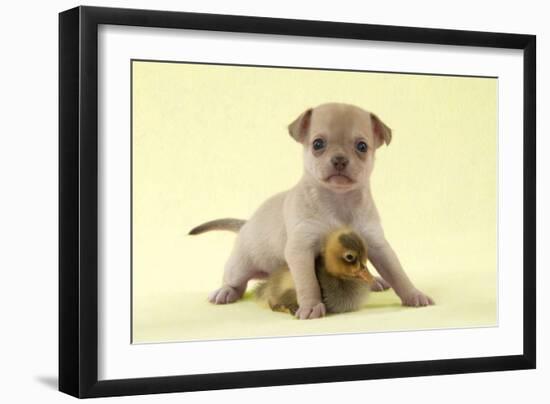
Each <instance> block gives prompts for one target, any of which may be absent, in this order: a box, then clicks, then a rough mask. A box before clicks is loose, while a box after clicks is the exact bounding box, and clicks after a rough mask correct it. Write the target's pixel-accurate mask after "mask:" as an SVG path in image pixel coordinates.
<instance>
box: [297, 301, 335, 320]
mask: <svg viewBox="0 0 550 404" xmlns="http://www.w3.org/2000/svg"><path fill="white" fill-rule="evenodd" d="M326 313H327V311H326V309H325V304H324V303H322V302H319V303H317V304H313V305H302V306H300V307H299V308H298V310H296V313H295V314H294V315H295V316H296V318H298V319H300V320H310V319H312V318H320V317H323V316H324V315H325V314H326Z"/></svg>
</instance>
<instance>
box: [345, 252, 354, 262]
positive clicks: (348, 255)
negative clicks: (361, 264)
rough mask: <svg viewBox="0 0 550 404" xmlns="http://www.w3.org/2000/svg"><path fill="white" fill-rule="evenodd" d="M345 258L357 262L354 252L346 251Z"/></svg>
mask: <svg viewBox="0 0 550 404" xmlns="http://www.w3.org/2000/svg"><path fill="white" fill-rule="evenodd" d="M344 259H345V260H346V261H347V262H349V263H353V262H355V255H353V254H352V253H346V254H344Z"/></svg>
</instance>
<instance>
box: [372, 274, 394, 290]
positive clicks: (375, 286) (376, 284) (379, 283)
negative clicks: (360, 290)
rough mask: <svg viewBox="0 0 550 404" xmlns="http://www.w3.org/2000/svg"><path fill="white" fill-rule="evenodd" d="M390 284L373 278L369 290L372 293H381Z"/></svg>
mask: <svg viewBox="0 0 550 404" xmlns="http://www.w3.org/2000/svg"><path fill="white" fill-rule="evenodd" d="M390 287H391V286H390V284H389V283H388V282H386V281H385V280H384V279H382V278H381V277H379V276H375V277H374V282H373V283H372V284H371V285H370V290H372V291H373V292H382V291H384V290H388V289H389V288H390Z"/></svg>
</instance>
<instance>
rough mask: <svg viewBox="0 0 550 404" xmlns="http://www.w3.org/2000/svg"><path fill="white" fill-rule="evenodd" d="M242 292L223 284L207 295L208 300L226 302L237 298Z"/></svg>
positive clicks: (219, 302) (217, 302)
mask: <svg viewBox="0 0 550 404" xmlns="http://www.w3.org/2000/svg"><path fill="white" fill-rule="evenodd" d="M241 295H242V293H239V292H238V291H237V290H236V289H234V288H232V287H231V286H227V285H224V286H222V287H221V288H219V289H216V290H215V291H213V292H212V293H210V295H208V301H209V302H210V303H214V304H227V303H233V302H236V301H237V300H239V298H240V297H241Z"/></svg>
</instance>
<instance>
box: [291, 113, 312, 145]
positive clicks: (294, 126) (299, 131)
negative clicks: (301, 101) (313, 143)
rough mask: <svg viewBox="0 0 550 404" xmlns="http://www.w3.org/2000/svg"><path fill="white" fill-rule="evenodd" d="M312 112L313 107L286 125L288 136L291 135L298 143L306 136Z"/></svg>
mask: <svg viewBox="0 0 550 404" xmlns="http://www.w3.org/2000/svg"><path fill="white" fill-rule="evenodd" d="M312 112H313V108H309V109H307V110H306V111H304V112H303V113H302V114H301V115H300V116H299V117H298V118H296V119H295V120H294V122H292V123H291V124H290V125H288V133H290V136H292V137H293V138H294V140H296V141H297V142H298V143H302V142H303V141H304V140H305V139H306V137H307V134H308V132H309V124H310V123H311V114H312Z"/></svg>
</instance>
